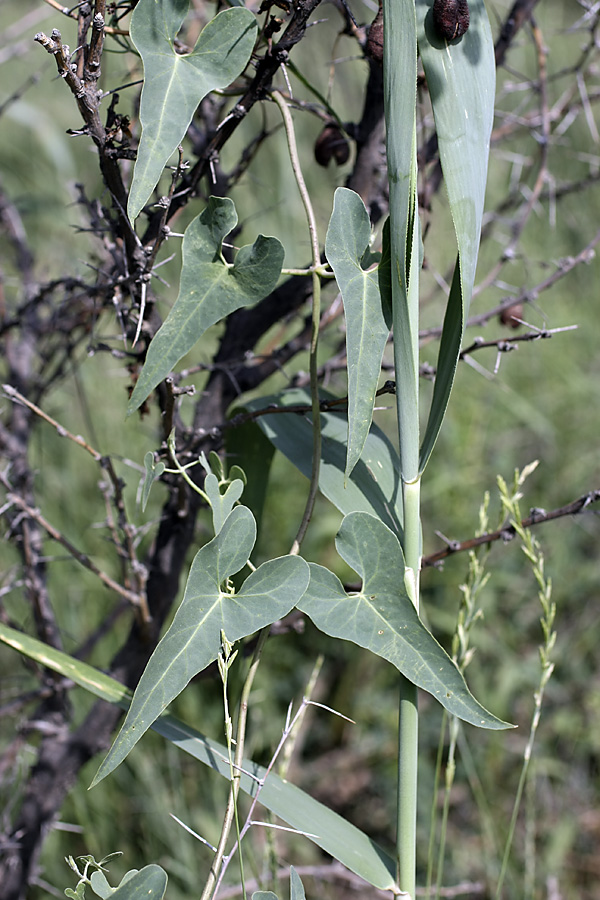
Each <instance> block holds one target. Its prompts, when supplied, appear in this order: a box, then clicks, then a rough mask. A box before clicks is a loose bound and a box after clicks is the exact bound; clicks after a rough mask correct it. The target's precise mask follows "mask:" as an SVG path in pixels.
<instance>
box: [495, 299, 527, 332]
mask: <svg viewBox="0 0 600 900" xmlns="http://www.w3.org/2000/svg"><path fill="white" fill-rule="evenodd" d="M498 318H499V319H500V322H501V323H502V325H505V326H506V327H507V328H520V327H521V325H522V324H523V321H522V320H523V304H522V303H513V304H512V306H505V307H504V309H503V310H502V311H501V312H500V315H499V316H498Z"/></svg>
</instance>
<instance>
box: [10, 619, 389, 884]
mask: <svg viewBox="0 0 600 900" xmlns="http://www.w3.org/2000/svg"><path fill="white" fill-rule="evenodd" d="M0 640H1V641H3V642H4V643H5V644H6V645H8V646H9V647H12V648H13V649H14V650H17V651H18V652H19V653H23V654H24V655H25V656H28V657H30V658H31V659H35V660H36V661H37V662H38V663H39V664H40V665H43V666H46V667H47V668H49V669H52V671H54V672H59V673H60V674H61V675H64V676H65V677H66V678H69V679H70V680H71V681H73V682H74V683H75V684H78V685H80V687H83V688H85V689H86V690H87V691H89V692H90V693H92V694H94V695H95V696H96V697H100V698H101V699H102V700H106V701H108V702H109V703H115V704H116V705H118V706H120V707H121V708H122V709H125V710H127V709H128V708H129V705H130V703H131V692H130V691H129V690H128V689H127V688H126V687H124V685H122V684H121V683H120V682H119V681H116V680H115V679H114V678H111V677H110V676H109V675H106V674H105V673H104V672H100V671H99V670H98V669H94V668H93V666H90V665H88V664H87V663H84V662H82V661H81V660H79V659H74V658H73V657H71V656H68V655H67V654H66V653H63V652H62V651H60V650H55V649H54V647H49V646H48V645H47V644H44V643H42V642H41V641H39V640H37V638H33V637H30V636H29V635H27V634H23V633H22V632H20V631H16V630H15V629H14V628H10V627H9V626H8V625H4V624H3V623H2V622H0ZM152 728H153V730H154V731H156V732H157V733H158V734H160V735H162V736H163V737H164V738H165V739H166V740H168V741H170V742H171V743H172V744H174V745H175V746H176V747H179V749H180V750H182V751H183V752H184V753H188V754H189V755H190V756H192V757H194V758H195V759H197V760H199V761H200V762H202V763H204V764H205V765H207V766H208V767H209V768H211V769H213V771H215V772H217V773H218V774H220V775H222V776H223V777H225V778H227V779H229V778H230V775H231V769H230V764H229V757H228V753H227V748H226V747H224V746H223V745H222V744H219V743H218V742H217V741H213V740H211V739H210V738H208V737H206V736H205V735H203V734H201V733H200V732H199V731H196V730H195V729H194V728H192V727H191V726H189V725H186V724H185V723H184V722H181V721H179V720H178V719H176V718H175V717H174V716H171V715H169V714H168V713H163V714H162V715H161V716H160V717H159V718H158V719H157V720H156V721H155V722H154V723H153V725H152ZM240 787H241V789H242V790H243V791H245V792H246V793H247V794H249V795H250V796H251V797H255V796H256V795H257V794H258V795H259V800H260V803H261V804H262V805H263V806H264V807H265V808H266V809H269V810H271V812H273V813H274V814H275V815H277V816H279V818H280V819H283V821H284V822H286V823H287V824H288V825H289V826H290V827H292V828H294V829H296V830H297V831H299V832H302V833H303V834H306V835H307V837H308V838H309V839H310V840H312V841H313V843H315V844H317V845H318V846H319V847H321V848H322V849H323V850H324V851H325V852H326V853H329V854H330V855H331V856H333V857H334V859H337V860H339V861H340V862H341V863H342V864H343V865H345V866H346V867H347V868H348V869H350V870H351V871H352V872H356V874H357V875H360V877H361V878H364V879H365V881H367V882H369V884H372V885H374V886H375V887H377V888H379V889H380V890H385V891H389V890H392V889H393V888H394V870H395V863H394V861H393V859H392V858H391V857H390V856H388V855H387V854H386V853H385V852H384V851H383V850H382V849H381V848H380V847H378V846H377V844H375V843H374V842H373V841H372V840H371V839H370V838H368V837H367V835H366V834H364V832H362V831H360V830H359V829H358V828H356V827H355V826H354V825H352V824H351V823H350V822H347V821H346V820H345V819H343V818H342V817H341V816H339V815H338V814H337V813H334V812H332V811H331V810H330V809H328V808H327V807H326V806H323V804H321V803H319V802H318V801H317V800H314V799H313V798H312V797H311V796H310V795H309V794H306V793H305V792H304V791H301V790H300V788H297V787H296V786H295V785H293V784H289V782H287V781H285V780H284V779H282V778H279V776H278V775H276V774H275V773H273V772H269V773H267V771H266V769H264V768H263V767H262V766H259V765H257V764H256V763H254V762H251V761H250V760H246V759H245V760H243V762H242V777H241V779H240Z"/></svg>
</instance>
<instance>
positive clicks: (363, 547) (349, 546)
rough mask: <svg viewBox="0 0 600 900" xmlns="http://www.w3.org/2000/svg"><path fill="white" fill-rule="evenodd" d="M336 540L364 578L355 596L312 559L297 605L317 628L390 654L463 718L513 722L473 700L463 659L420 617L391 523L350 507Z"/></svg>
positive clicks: (493, 724)
mask: <svg viewBox="0 0 600 900" xmlns="http://www.w3.org/2000/svg"><path fill="white" fill-rule="evenodd" d="M336 546H337V550H338V553H339V554H340V556H341V557H342V559H344V560H345V561H346V562H347V563H348V565H349V566H351V567H352V568H353V569H354V571H355V572H357V573H358V574H359V575H360V577H361V578H362V580H363V585H362V589H361V590H360V591H359V592H357V593H353V594H350V595H349V594H347V593H346V592H345V590H344V588H343V586H342V584H341V582H340V580H339V578H337V577H336V576H335V575H334V574H333V573H332V572H330V571H329V570H328V569H325V568H324V567H323V566H319V565H316V563H311V564H310V570H311V574H310V584H309V586H308V589H307V591H306V593H305V594H304V596H303V598H302V600H301V601H300V603H299V608H300V609H301V610H302V612H305V613H306V614H307V615H308V616H310V618H311V619H312V621H313V622H314V624H315V625H316V626H317V628H319V629H320V630H321V631H324V632H325V634H329V635H331V636H332V637H336V638H342V639H344V640H347V641H352V642H353V643H354V644H358V646H359V647H365V648H366V649H367V650H371V651H372V652H373V653H376V654H377V656H381V657H382V658H383V659H387V660H388V662H391V663H392V664H393V665H394V666H395V667H396V668H397V669H398V671H399V672H402V674H403V675H404V676H405V677H406V678H407V679H408V680H409V681H411V682H412V683H413V684H416V685H417V686H418V687H420V688H422V689H423V690H425V691H428V692H429V693H430V694H432V696H434V697H435V698H436V700H438V701H439V702H440V703H441V704H442V706H444V707H445V708H446V709H447V710H448V712H450V713H451V714H452V715H455V716H458V718H460V719H463V720H464V721H465V722H470V724H471V725H477V726H478V727H480V728H492V729H499V728H508V727H509V726H508V725H507V724H506V722H503V721H501V720H500V719H498V718H496V716H493V715H492V714H491V713H489V712H488V711H487V710H486V709H484V707H483V706H481V704H480V703H478V702H477V700H475V698H474V697H473V695H472V694H471V693H470V692H469V689H468V688H467V685H466V684H465V680H464V678H463V676H462V674H461V672H460V671H459V669H458V668H457V666H456V665H455V664H454V662H453V661H452V660H451V659H450V657H449V656H448V654H447V653H446V651H445V650H444V649H443V647H441V646H440V644H438V642H437V641H436V640H435V638H434V637H433V635H432V634H431V632H429V631H428V630H427V628H425V625H424V624H423V623H422V621H421V619H420V618H419V616H418V614H417V611H416V610H415V607H414V605H413V603H412V601H411V600H410V598H409V597H408V594H407V593H406V590H405V589H404V557H403V555H402V549H401V547H400V544H399V542H398V539H397V537H396V536H395V535H394V534H393V533H392V532H391V531H390V530H389V528H387V527H386V526H385V525H384V524H383V523H382V522H380V521H379V519H376V518H375V517H374V516H371V515H369V514H367V513H361V512H357V513H351V514H350V515H348V516H346V517H345V519H344V521H343V522H342V526H341V528H340V531H339V532H338V536H337V539H336Z"/></svg>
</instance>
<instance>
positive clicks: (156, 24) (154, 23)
mask: <svg viewBox="0 0 600 900" xmlns="http://www.w3.org/2000/svg"><path fill="white" fill-rule="evenodd" d="M188 9H189V0H139V2H138V4H137V6H136V7H135V9H134V11H133V15H132V17H131V39H132V41H133V43H134V45H135V47H136V49H137V50H138V51H139V53H140V56H141V57H142V62H143V64H144V87H143V88H142V97H141V101H140V122H141V124H142V136H141V139H140V145H139V148H138V155H137V160H136V163H135V169H134V173H133V182H132V185H131V190H130V193H129V200H128V204H127V212H128V215H129V218H130V219H131V221H132V222H133V220H134V219H135V218H136V216H138V215H139V213H140V211H141V209H142V207H143V206H144V205H145V203H147V201H148V199H149V197H150V195H151V194H152V191H153V190H154V188H155V187H156V185H157V184H158V181H159V179H160V177H161V175H162V172H163V169H164V167H165V166H166V164H167V162H168V160H169V158H170V156H171V155H172V154H173V152H174V151H175V150H176V149H177V147H178V145H179V144H180V143H181V141H182V140H183V136H184V134H185V133H186V131H187V129H188V126H189V124H190V122H191V121H192V116H193V115H194V112H195V111H196V109H197V107H198V104H199V103H200V101H201V100H202V99H203V98H204V97H206V95H207V94H208V93H210V91H214V90H217V89H219V88H224V87H227V85H228V84H231V82H232V81H233V80H234V79H235V78H237V77H238V75H240V74H241V73H242V72H243V71H244V69H245V68H246V66H247V64H248V61H249V59H250V54H251V53H252V48H253V47H254V42H255V40H256V34H257V24H256V19H255V17H254V16H253V15H252V13H251V12H250V10H248V9H244V8H238V9H228V10H225V11H224V12H221V13H219V15H218V16H215V18H214V19H212V20H211V21H210V22H209V23H208V24H207V25H206V27H205V28H204V29H203V31H202V32H201V34H200V36H199V38H198V40H197V41H196V46H195V47H194V49H193V50H192V52H191V53H186V54H181V53H177V51H176V49H175V38H176V37H177V34H178V32H179V30H180V28H181V26H182V24H183V20H184V19H185V16H186V14H187V12H188Z"/></svg>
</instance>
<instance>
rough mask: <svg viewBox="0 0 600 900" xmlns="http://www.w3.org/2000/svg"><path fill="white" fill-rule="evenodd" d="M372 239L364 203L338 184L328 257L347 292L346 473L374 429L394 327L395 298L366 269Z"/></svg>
mask: <svg viewBox="0 0 600 900" xmlns="http://www.w3.org/2000/svg"><path fill="white" fill-rule="evenodd" d="M370 239H371V223H370V221H369V215H368V213H367V210H366V208H365V204H364V203H363V201H362V200H361V198H360V197H359V195H358V194H355V193H354V191H350V190H348V189H347V188H338V189H337V191H336V192H335V199H334V203H333V212H332V214H331V219H330V221H329V227H328V229H327V238H326V240H325V255H326V257H327V261H328V262H329V264H330V266H331V268H332V269H333V271H334V273H335V278H336V281H337V283H338V286H339V289H340V291H341V293H342V300H343V302H344V313H345V317H346V356H347V359H348V450H347V458H346V470H345V474H346V477H348V475H350V473H351V472H352V470H353V469H354V467H355V465H356V464H357V462H358V460H359V459H360V455H361V453H362V451H363V448H364V445H365V441H366V439H367V435H368V433H369V428H370V427H371V421H372V419H373V407H374V405H375V392H376V391H377V385H378V383H379V377H380V375H381V360H382V358H383V351H384V350H385V345H386V342H387V339H388V337H389V334H390V328H391V327H392V310H391V303H390V300H391V298H390V296H389V295H385V294H384V295H383V296H382V295H381V293H380V288H379V271H378V268H377V267H375V268H369V269H368V270H365V269H364V268H363V260H364V259H365V255H366V256H367V257H368V261H369V262H370V248H369V242H370ZM386 262H387V261H386ZM384 265H385V263H384Z"/></svg>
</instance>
